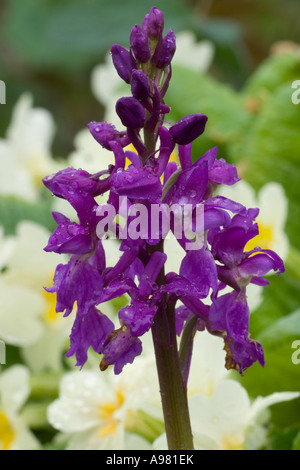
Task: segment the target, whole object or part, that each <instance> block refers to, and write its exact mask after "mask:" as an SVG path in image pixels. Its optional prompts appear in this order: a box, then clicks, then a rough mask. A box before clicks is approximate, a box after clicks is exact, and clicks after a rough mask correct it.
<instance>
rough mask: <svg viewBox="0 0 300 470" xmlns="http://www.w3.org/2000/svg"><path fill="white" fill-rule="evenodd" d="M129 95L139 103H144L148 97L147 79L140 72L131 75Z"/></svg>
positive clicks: (148, 86) (135, 71) (136, 71)
mask: <svg viewBox="0 0 300 470" xmlns="http://www.w3.org/2000/svg"><path fill="white" fill-rule="evenodd" d="M131 93H132V94H133V96H134V97H135V98H136V99H137V100H139V101H146V100H147V99H148V98H149V96H150V85H149V79H148V77H147V75H146V74H144V73H143V72H142V71H141V70H134V71H133V73H132V79H131Z"/></svg>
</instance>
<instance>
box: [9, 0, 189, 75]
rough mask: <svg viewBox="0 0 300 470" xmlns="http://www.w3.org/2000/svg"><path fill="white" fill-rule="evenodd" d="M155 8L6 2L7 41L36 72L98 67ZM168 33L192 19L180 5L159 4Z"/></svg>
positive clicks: (81, 1) (102, 2)
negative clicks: (47, 68)
mask: <svg viewBox="0 0 300 470" xmlns="http://www.w3.org/2000/svg"><path fill="white" fill-rule="evenodd" d="M152 6H153V2H152V1H150V0H144V1H143V2H137V1H136V0H126V1H122V0H114V1H110V0H65V1H64V2H61V1H58V0H44V1H42V2H41V1H39V0H26V2H20V1H18V0H10V1H9V2H8V4H7V12H6V16H5V23H4V25H3V27H4V32H5V36H6V38H7V40H8V41H10V42H11V43H12V45H13V46H14V47H15V48H16V50H17V51H18V52H19V53H20V54H21V56H22V57H23V58H24V59H25V60H26V61H28V62H29V63H30V64H31V65H34V66H35V67H37V68H38V69H40V68H45V67H60V68H63V69H64V70H66V69H68V68H70V67H72V68H74V67H75V68H78V67H82V66H85V65H91V63H93V62H95V61H99V62H100V59H101V57H103V55H104V54H105V53H106V52H107V51H108V50H109V49H110V48H111V46H112V44H115V43H121V44H123V45H128V44H129V33H130V29H131V28H132V26H134V24H136V23H141V22H142V19H143V17H144V16H145V14H146V13H147V12H148V11H149V10H150V8H151V7H152ZM156 6H157V7H159V8H161V9H162V10H163V11H164V14H165V21H166V28H168V27H169V26H170V27H171V25H172V28H173V29H174V30H176V29H178V28H182V27H183V25H184V24H185V23H186V22H187V21H188V18H189V15H190V9H189V6H188V5H186V4H185V2H183V1H180V0H159V1H158V2H157V5H156Z"/></svg>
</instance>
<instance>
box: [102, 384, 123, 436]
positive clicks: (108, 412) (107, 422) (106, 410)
mask: <svg viewBox="0 0 300 470" xmlns="http://www.w3.org/2000/svg"><path fill="white" fill-rule="evenodd" d="M124 400H125V397H124V393H123V392H122V390H117V392H116V397H115V400H114V401H107V402H106V403H104V404H103V405H101V406H99V408H98V413H99V417H100V418H101V420H102V421H103V425H102V427H101V429H100V431H99V434H98V435H99V437H104V436H110V435H112V434H115V432H116V429H117V426H118V423H119V421H118V420H117V419H116V418H115V416H114V413H115V412H116V411H117V410H119V409H120V408H121V406H122V405H123V403H124Z"/></svg>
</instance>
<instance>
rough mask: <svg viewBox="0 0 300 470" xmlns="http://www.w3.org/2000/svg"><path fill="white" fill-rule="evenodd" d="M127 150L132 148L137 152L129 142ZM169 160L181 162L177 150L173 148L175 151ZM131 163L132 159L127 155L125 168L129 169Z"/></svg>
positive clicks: (131, 150)
mask: <svg viewBox="0 0 300 470" xmlns="http://www.w3.org/2000/svg"><path fill="white" fill-rule="evenodd" d="M125 150H130V152H135V153H136V149H135V148H134V146H133V145H132V144H129V145H128V146H127V147H126V148H125ZM169 162H176V163H179V157H178V154H177V152H176V151H175V150H173V152H172V153H171V155H170V158H169ZM130 164H131V162H130V160H129V159H128V158H127V157H126V162H125V169H127V168H128V167H129V165H130Z"/></svg>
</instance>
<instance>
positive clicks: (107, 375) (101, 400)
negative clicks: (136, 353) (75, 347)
mask: <svg viewBox="0 0 300 470" xmlns="http://www.w3.org/2000/svg"><path fill="white" fill-rule="evenodd" d="M137 410H144V411H145V412H147V413H148V412H149V411H150V412H151V413H153V410H155V414H156V415H158V416H160V396H159V387H158V383H157V378H156V368H155V364H154V358H153V356H152V355H151V356H150V355H149V356H148V355H147V356H141V357H138V358H137V359H136V360H135V361H134V363H133V364H130V365H128V366H126V367H125V369H124V370H123V372H122V374H121V375H118V376H116V375H114V373H113V371H112V369H109V370H107V371H106V372H104V373H103V372H102V373H101V372H100V371H99V369H94V368H93V369H90V370H82V371H74V372H70V373H68V374H65V376H64V377H63V378H62V380H61V384H60V392H59V398H58V399H57V400H55V401H54V402H53V403H52V404H51V405H50V406H49V407H48V420H49V422H50V424H51V425H52V426H53V427H54V428H55V429H57V430H59V431H61V432H63V433H65V434H66V435H69V442H68V446H67V449H72V450H73V449H76V450H104V449H105V450H116V449H119V450H121V449H128V445H129V442H128V439H129V434H128V433H127V430H128V428H129V429H130V428H131V425H132V420H134V414H135V412H136V411H137ZM130 441H131V444H130V446H133V445H134V446H139V447H136V449H139V448H143V449H146V448H149V442H147V441H146V440H145V439H143V438H142V437H141V436H134V435H131V438H130ZM131 448H134V447H131Z"/></svg>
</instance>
